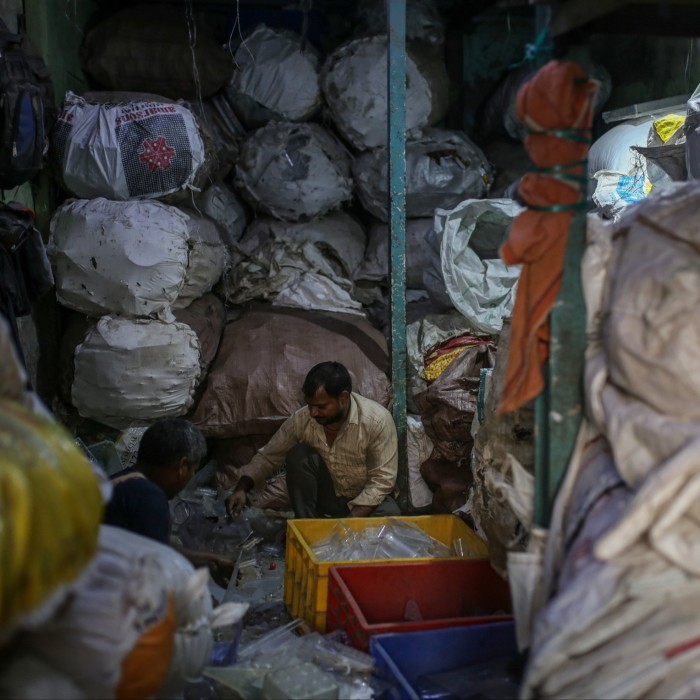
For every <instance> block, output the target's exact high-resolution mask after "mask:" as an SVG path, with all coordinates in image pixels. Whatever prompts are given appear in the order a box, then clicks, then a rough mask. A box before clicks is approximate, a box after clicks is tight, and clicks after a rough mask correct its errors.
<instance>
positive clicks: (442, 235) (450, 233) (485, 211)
mask: <svg viewBox="0 0 700 700" xmlns="http://www.w3.org/2000/svg"><path fill="white" fill-rule="evenodd" d="M522 210H523V208H522V207H521V206H520V205H519V204H517V203H516V202H514V201H513V200H512V199H483V200H478V199H471V200H467V201H465V202H462V203H461V204H460V205H459V206H458V207H456V208H455V209H453V210H452V211H443V210H440V211H438V212H436V214H435V236H436V238H439V239H440V262H439V268H438V264H437V259H434V260H433V264H432V266H431V268H429V269H428V270H426V276H425V277H424V279H426V288H427V289H428V291H429V292H430V294H431V297H432V296H433V292H432V289H431V286H429V284H430V280H431V279H432V280H435V279H439V276H440V275H441V277H442V280H443V281H444V289H445V290H446V292H447V294H448V296H449V298H450V301H451V302H452V304H453V306H454V308H456V309H457V310H458V311H459V312H460V313H461V314H462V315H463V316H464V317H465V318H466V319H467V320H468V321H469V323H470V325H471V327H472V329H473V330H475V331H479V332H481V333H496V334H497V333H500V331H501V328H502V326H503V317H504V316H510V315H511V313H512V309H513V303H514V302H515V289H516V286H517V283H518V279H519V277H520V266H519V265H506V264H505V263H504V262H503V261H502V260H501V259H500V257H499V254H498V249H499V247H500V245H501V244H502V243H503V242H504V241H505V239H506V238H507V236H508V231H509V229H510V226H511V224H512V222H513V220H514V219H515V217H516V216H517V215H518V214H519V213H520V212H521V211H522ZM433 270H434V271H435V272H434V274H433V276H432V277H431V275H430V273H431V271H433ZM432 284H434V282H433V283H432ZM437 291H441V289H438V290H437Z"/></svg>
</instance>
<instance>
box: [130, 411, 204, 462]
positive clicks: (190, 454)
mask: <svg viewBox="0 0 700 700" xmlns="http://www.w3.org/2000/svg"><path fill="white" fill-rule="evenodd" d="M206 453H207V442H206V440H205V439H204V435H203V434H202V431H201V430H200V429H199V428H198V427H197V426H196V425H194V423H190V421H188V420H185V419H184V418H164V419H162V420H159V421H157V422H156V423H153V425H151V426H149V428H148V429H147V430H146V432H145V433H144V434H143V436H142V437H141V442H140V444H139V452H138V457H137V462H139V463H141V464H147V465H148V466H150V467H155V468H164V469H167V468H168V467H171V466H173V464H175V463H176V462H179V461H180V460H181V459H182V458H183V457H186V458H187V459H188V460H189V461H190V462H193V463H194V464H196V465H197V466H200V465H201V463H202V460H203V459H204V456H205V455H206Z"/></svg>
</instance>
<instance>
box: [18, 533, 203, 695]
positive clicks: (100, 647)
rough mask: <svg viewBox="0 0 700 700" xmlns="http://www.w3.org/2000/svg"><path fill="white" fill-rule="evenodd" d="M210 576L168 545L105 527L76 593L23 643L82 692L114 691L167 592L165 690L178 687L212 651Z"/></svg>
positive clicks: (161, 610) (162, 610) (160, 610)
mask: <svg viewBox="0 0 700 700" xmlns="http://www.w3.org/2000/svg"><path fill="white" fill-rule="evenodd" d="M208 577H209V574H208V571H207V570H206V569H203V570H199V571H195V569H194V567H193V566H192V564H190V562H189V561H187V560H186V559H185V558H184V557H183V556H182V555H181V554H179V553H178V552H176V551H175V550H174V549H172V548H171V547H168V546H166V545H164V544H161V543H160V542H156V541H155V540H150V539H147V538H145V537H141V536H140V535H136V534H134V533H132V532H129V531H128V530H124V529H122V528H116V527H110V526H108V525H103V526H102V528H101V529H100V544H99V550H98V553H97V555H96V556H95V559H94V560H93V561H92V563H91V564H90V565H89V566H88V568H87V569H86V570H85V572H84V574H83V576H82V578H81V586H80V587H79V588H78V589H77V590H76V593H75V595H74V597H73V598H72V599H71V601H70V603H69V604H67V605H66V606H64V607H63V608H62V609H61V611H60V612H59V613H58V614H57V615H56V616H55V617H54V618H53V619H52V620H50V621H49V622H47V623H46V624H45V625H44V626H43V627H42V628H41V629H38V630H36V631H34V632H32V633H30V634H28V635H26V636H25V643H26V645H27V647H28V648H29V649H31V650H33V651H35V652H36V653H38V654H40V655H41V656H42V657H43V658H44V659H46V660H47V661H48V662H50V663H51V664H52V665H53V666H54V667H55V668H56V669H58V670H59V671H61V672H62V673H64V674H66V675H67V676H68V677H69V678H71V679H72V680H73V681H74V682H75V683H76V684H77V685H79V686H80V688H81V689H82V690H84V692H85V693H86V695H87V697H95V698H109V697H113V696H114V690H115V688H116V686H117V684H118V683H119V680H120V678H121V673H122V661H123V659H124V658H125V657H126V655H127V654H128V653H129V652H130V651H131V650H132V649H133V648H134V646H135V645H136V643H137V641H138V639H139V637H140V636H141V634H142V633H143V632H144V631H145V630H146V629H148V627H149V626H150V625H151V624H153V622H155V621H157V620H159V619H161V618H162V617H163V614H164V613H165V608H166V604H167V601H168V597H169V596H170V595H172V597H173V601H174V606H175V620H176V643H175V649H174V655H173V658H172V659H171V661H170V671H169V673H168V676H167V678H166V680H165V683H164V685H163V688H166V687H167V689H168V690H169V691H170V692H171V693H173V692H178V691H181V690H182V687H183V686H184V681H185V679H186V678H188V677H193V676H195V675H196V674H197V673H199V672H201V670H202V668H203V667H204V665H205V664H206V661H207V659H208V658H209V654H210V652H211V647H212V636H211V627H210V617H211V613H212V606H211V596H210V595H209V591H208V589H207V581H208ZM183 646H184V647H185V648H186V651H187V653H186V654H183V653H182V652H183V651H185V648H183ZM170 697H172V695H170Z"/></svg>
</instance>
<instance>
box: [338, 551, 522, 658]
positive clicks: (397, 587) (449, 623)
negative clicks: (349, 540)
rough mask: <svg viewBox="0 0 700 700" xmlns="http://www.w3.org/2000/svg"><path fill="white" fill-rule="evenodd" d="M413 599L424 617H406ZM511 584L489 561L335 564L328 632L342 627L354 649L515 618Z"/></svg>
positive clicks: (364, 648) (457, 560) (365, 648)
mask: <svg viewBox="0 0 700 700" xmlns="http://www.w3.org/2000/svg"><path fill="white" fill-rule="evenodd" d="M409 601H413V602H414V603H415V604H416V605H417V606H418V609H419V610H420V615H421V618H422V619H419V620H411V619H408V620H407V619H406V612H407V609H406V605H407V604H408V603H409ZM512 609H513V608H512V603H511V599H510V589H509V587H508V583H507V582H506V581H504V580H503V579H502V578H501V577H500V576H499V575H498V574H497V573H496V572H495V571H494V570H493V568H492V567H491V564H490V562H489V561H488V560H485V559H456V560H455V559H451V560H439V559H436V560H434V561H428V562H425V561H424V562H400V563H387V564H372V565H369V566H368V565H357V566H352V565H350V566H332V567H331V568H330V571H329V577H328V611H327V617H326V631H328V632H331V631H333V630H335V629H344V630H345V631H346V633H347V635H348V637H349V638H350V641H351V643H352V645H353V646H354V647H356V648H357V649H361V650H362V651H366V650H367V649H368V647H369V638H370V637H371V636H372V635H375V634H384V633H386V632H411V631H418V630H431V629H439V628H442V627H464V626H467V625H483V624H485V623H491V622H503V621H507V620H512V619H513V617H512V614H511V613H512Z"/></svg>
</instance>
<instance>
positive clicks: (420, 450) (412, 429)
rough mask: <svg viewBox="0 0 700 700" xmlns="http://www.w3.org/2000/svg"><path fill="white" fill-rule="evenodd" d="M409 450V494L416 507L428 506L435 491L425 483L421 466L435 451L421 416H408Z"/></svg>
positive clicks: (412, 503)
mask: <svg viewBox="0 0 700 700" xmlns="http://www.w3.org/2000/svg"><path fill="white" fill-rule="evenodd" d="M406 431H407V432H406V437H407V451H408V496H409V499H410V501H411V505H412V506H413V507H414V508H426V507H427V506H429V505H430V504H431V503H432V502H433V492H432V491H431V490H430V488H429V486H428V484H426V483H425V479H424V478H423V475H422V474H421V473H420V467H421V464H423V462H425V461H426V460H427V459H428V458H429V457H430V454H431V453H432V451H433V441H432V440H431V439H430V438H429V437H428V435H427V434H426V432H425V426H424V425H423V421H421V419H420V416H413V415H408V416H406Z"/></svg>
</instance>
